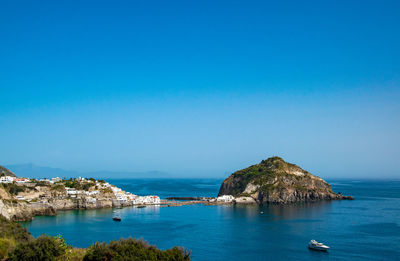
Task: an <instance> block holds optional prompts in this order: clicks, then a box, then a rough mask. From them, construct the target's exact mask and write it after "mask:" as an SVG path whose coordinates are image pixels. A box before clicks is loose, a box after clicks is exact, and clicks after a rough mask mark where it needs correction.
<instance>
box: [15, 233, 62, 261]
mask: <svg viewBox="0 0 400 261" xmlns="http://www.w3.org/2000/svg"><path fill="white" fill-rule="evenodd" d="M65 252H66V247H65V245H64V242H60V240H59V239H57V238H53V237H50V236H45V235H44V236H40V237H38V238H36V239H35V240H31V241H29V242H25V243H21V244H18V245H17V247H16V248H15V249H14V251H13V252H12V253H11V254H10V258H9V260H12V261H18V260H27V261H36V260H37V261H41V260H43V261H51V260H56V258H57V257H60V256H63V255H65Z"/></svg>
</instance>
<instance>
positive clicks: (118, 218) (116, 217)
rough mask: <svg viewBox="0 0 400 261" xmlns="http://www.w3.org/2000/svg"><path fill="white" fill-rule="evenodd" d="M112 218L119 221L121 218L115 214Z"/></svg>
mask: <svg viewBox="0 0 400 261" xmlns="http://www.w3.org/2000/svg"><path fill="white" fill-rule="evenodd" d="M113 220H114V221H121V220H122V219H121V217H118V216H115V217H113Z"/></svg>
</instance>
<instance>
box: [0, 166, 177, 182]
mask: <svg viewBox="0 0 400 261" xmlns="http://www.w3.org/2000/svg"><path fill="white" fill-rule="evenodd" d="M5 167H6V168H8V169H9V170H10V171H12V172H13V173H15V175H17V176H18V177H27V178H36V179H37V178H54V177H60V178H64V177H65V178H75V177H85V178H90V177H93V178H97V179H110V178H169V177H170V174H169V173H166V172H162V171H145V172H135V171H94V172H79V171H71V170H64V169H60V168H51V167H43V166H37V165H35V164H32V163H28V164H15V165H6V166H5Z"/></svg>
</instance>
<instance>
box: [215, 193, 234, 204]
mask: <svg viewBox="0 0 400 261" xmlns="http://www.w3.org/2000/svg"><path fill="white" fill-rule="evenodd" d="M234 199H235V197H234V196H232V195H222V196H219V197H218V198H217V202H232V201H233V200H234Z"/></svg>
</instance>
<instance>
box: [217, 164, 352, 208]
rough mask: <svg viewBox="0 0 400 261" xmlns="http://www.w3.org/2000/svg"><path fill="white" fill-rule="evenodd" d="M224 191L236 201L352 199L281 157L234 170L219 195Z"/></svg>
mask: <svg viewBox="0 0 400 261" xmlns="http://www.w3.org/2000/svg"><path fill="white" fill-rule="evenodd" d="M223 195H232V196H234V197H235V198H236V202H237V203H252V202H254V203H259V204H263V203H272V204H287V203H294V202H308V201H318V200H338V199H353V198H352V197H348V196H343V195H341V194H340V193H334V192H333V191H332V188H331V185H329V184H328V183H327V182H326V181H324V180H323V179H321V178H319V177H317V176H314V175H312V174H311V173H309V172H307V171H306V170H303V169H302V168H300V167H298V166H296V165H294V164H291V163H288V162H286V161H284V160H283V159H282V158H280V157H272V158H269V159H267V160H263V161H261V162H260V163H259V164H256V165H252V166H250V167H248V168H245V169H242V170H239V171H236V172H235V173H233V174H232V175H230V176H229V177H228V178H227V179H225V180H224V182H223V183H222V185H221V188H220V190H219V194H218V196H223Z"/></svg>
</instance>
